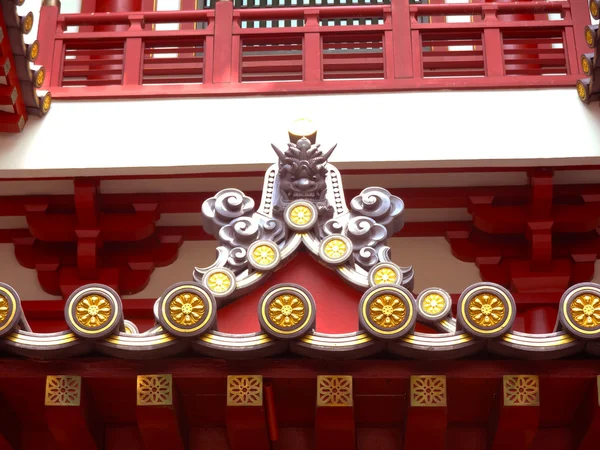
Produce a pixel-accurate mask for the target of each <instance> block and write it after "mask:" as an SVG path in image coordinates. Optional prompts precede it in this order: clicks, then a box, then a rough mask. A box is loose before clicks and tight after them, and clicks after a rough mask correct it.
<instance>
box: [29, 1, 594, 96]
mask: <svg viewBox="0 0 600 450" xmlns="http://www.w3.org/2000/svg"><path fill="white" fill-rule="evenodd" d="M457 16H462V18H463V19H464V17H465V16H468V17H469V18H470V20H469V21H461V22H456V21H454V20H453V18H456V17H457ZM165 23H168V24H178V27H177V28H178V29H175V30H173V31H168V30H160V29H159V28H160V27H157V26H156V25H157V24H165ZM588 23H589V13H588V10H587V5H586V2H585V1H579V0H570V1H553V2H543V1H528V2H512V3H471V4H440V5H409V4H408V0H391V4H385V5H384V4H380V5H354V6H333V7H332V6H320V7H317V6H311V7H305V8H298V7H296V8H260V9H254V8H245V9H234V7H233V4H232V3H231V2H225V1H222V2H218V3H216V6H215V9H214V10H193V11H168V12H136V13H105V14H66V15H62V14H60V13H59V10H58V8H57V7H55V6H46V7H44V8H43V9H42V15H41V23H40V34H39V39H40V41H41V44H42V48H43V49H46V52H45V53H44V54H42V55H41V58H40V59H43V61H42V62H43V63H44V64H45V66H46V67H47V68H48V69H49V72H50V74H49V76H47V77H46V79H47V81H46V86H47V87H49V88H50V89H51V90H52V94H53V96H54V97H57V98H71V99H73V98H111V97H112V98H116V97H171V96H201V95H240V94H267V93H269V94H284V93H294V94H301V93H332V92H360V91H398V90H422V89H469V88H471V89H476V88H486V89H487V88H525V87H557V86H574V85H575V82H576V80H577V79H578V78H580V77H581V76H582V73H581V72H580V70H581V69H580V68H579V64H578V61H579V55H580V54H581V53H585V52H586V51H587V50H586V49H587V46H586V44H585V40H584V32H583V30H584V27H585V25H586V24H588ZM117 26H118V27H117ZM72 27H78V31H76V32H73V31H71V30H72ZM107 27H109V28H110V27H112V29H113V30H119V31H105V30H106V29H107ZM173 28H175V27H173ZM48 49H52V50H51V51H49V50H48Z"/></svg>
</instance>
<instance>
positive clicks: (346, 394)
mask: <svg viewBox="0 0 600 450" xmlns="http://www.w3.org/2000/svg"><path fill="white" fill-rule="evenodd" d="M317 390H318V392H317V406H352V377H350V376H338V375H331V376H329V375H328V376H321V375H320V376H318V377H317Z"/></svg>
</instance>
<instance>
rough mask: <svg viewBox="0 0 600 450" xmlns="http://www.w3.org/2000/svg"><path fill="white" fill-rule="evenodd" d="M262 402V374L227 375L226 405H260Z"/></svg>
mask: <svg viewBox="0 0 600 450" xmlns="http://www.w3.org/2000/svg"><path fill="white" fill-rule="evenodd" d="M262 404H263V380H262V376H260V375H230V376H228V377H227V405H228V406H262Z"/></svg>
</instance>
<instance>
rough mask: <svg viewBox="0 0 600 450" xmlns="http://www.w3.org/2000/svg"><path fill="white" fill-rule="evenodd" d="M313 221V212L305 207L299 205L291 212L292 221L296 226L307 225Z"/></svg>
mask: <svg viewBox="0 0 600 450" xmlns="http://www.w3.org/2000/svg"><path fill="white" fill-rule="evenodd" d="M311 219H312V211H311V210H310V208H308V207H306V206H304V205H298V206H295V207H294V208H292V210H291V211H290V221H291V222H292V223H293V224H296V225H306V224H307V223H309V222H310V220H311Z"/></svg>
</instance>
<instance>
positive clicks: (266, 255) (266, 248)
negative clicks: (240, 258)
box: [252, 244, 275, 266]
mask: <svg viewBox="0 0 600 450" xmlns="http://www.w3.org/2000/svg"><path fill="white" fill-rule="evenodd" d="M252 259H253V260H254V261H255V262H256V263H257V264H259V265H261V266H268V265H270V264H273V262H274V261H275V250H273V247H271V246H270V245H266V244H265V245H259V246H257V247H256V248H255V249H254V251H253V252H252Z"/></svg>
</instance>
